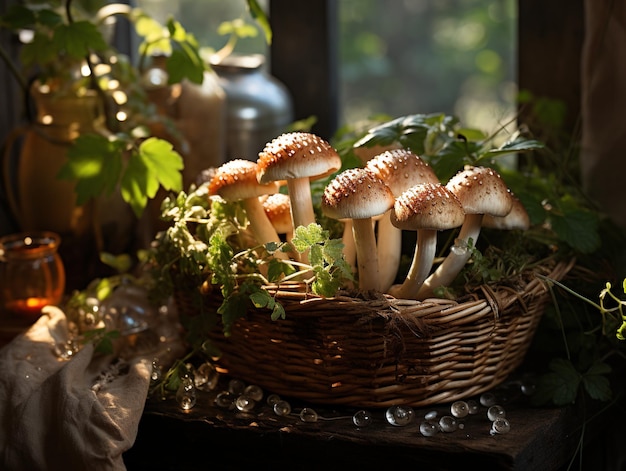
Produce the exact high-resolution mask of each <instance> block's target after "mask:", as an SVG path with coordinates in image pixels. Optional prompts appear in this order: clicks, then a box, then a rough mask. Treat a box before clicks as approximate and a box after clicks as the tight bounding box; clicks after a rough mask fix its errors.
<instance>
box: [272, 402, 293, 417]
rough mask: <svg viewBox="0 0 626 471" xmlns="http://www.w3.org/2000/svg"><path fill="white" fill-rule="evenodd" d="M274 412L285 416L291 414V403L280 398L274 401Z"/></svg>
mask: <svg viewBox="0 0 626 471" xmlns="http://www.w3.org/2000/svg"><path fill="white" fill-rule="evenodd" d="M274 414H276V415H280V416H281V417H284V416H286V415H289V414H291V404H289V403H288V402H287V401H283V400H282V399H280V400H279V401H277V402H275V403H274Z"/></svg>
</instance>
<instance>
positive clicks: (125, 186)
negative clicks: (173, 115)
mask: <svg viewBox="0 0 626 471" xmlns="http://www.w3.org/2000/svg"><path fill="white" fill-rule="evenodd" d="M247 4H248V6H249V8H250V10H251V12H252V14H253V15H254V18H256V19H257V20H258V21H259V24H260V25H261V26H262V27H263V28H264V29H265V30H266V34H267V28H268V22H267V19H266V18H265V16H264V14H263V11H262V10H261V9H260V8H259V6H258V4H257V2H256V1H255V0H247ZM90 5H91V4H90V3H89V2H81V1H73V0H56V1H55V0H50V1H48V2H44V3H38V4H37V5H34V6H24V5H21V4H16V5H12V6H11V7H10V8H9V10H8V11H7V13H6V14H5V15H3V16H2V17H0V27H3V28H6V29H8V30H11V31H13V32H15V33H17V32H19V31H21V30H30V31H32V32H33V38H32V41H30V42H28V43H26V44H24V46H23V47H22V50H21V55H20V60H21V64H22V66H23V69H24V71H25V74H22V73H21V71H20V70H18V67H17V66H15V65H14V64H13V63H12V62H11V61H10V59H9V56H8V54H7V53H6V52H5V51H3V50H1V49H0V54H1V56H2V58H3V59H4V60H5V62H6V63H7V64H8V65H9V67H10V68H11V70H12V71H13V73H14V75H15V76H16V78H17V79H18V80H19V82H20V84H21V85H22V88H23V90H24V94H25V95H27V94H28V93H29V87H28V85H27V82H28V80H27V79H26V77H28V76H29V75H32V74H36V77H37V78H38V80H39V83H41V84H45V85H46V86H48V87H50V89H51V90H53V91H54V92H55V93H65V94H68V93H71V94H76V95H78V96H80V95H81V94H83V93H84V90H86V89H91V90H95V91H96V92H97V93H98V95H99V96H100V98H101V101H102V103H103V110H104V114H105V123H106V126H105V129H102V130H101V132H98V133H90V134H82V135H80V136H79V137H78V138H77V139H76V140H75V141H74V143H73V146H72V147H71V149H70V151H69V152H68V162H67V163H66V165H64V166H63V168H62V169H61V171H60V172H59V174H58V177H59V178H60V179H65V180H70V181H75V182H77V183H76V187H75V188H76V195H77V204H78V205H83V204H84V203H86V202H87V201H88V200H89V199H91V198H94V197H97V196H101V195H110V194H111V193H113V192H114V191H118V189H119V191H120V192H121V195H122V198H123V199H124V201H126V202H127V203H128V204H129V205H130V207H131V209H132V210H133V211H134V213H135V214H136V215H137V216H140V215H141V214H142V213H143V210H144V208H145V207H146V205H147V203H148V200H150V199H152V198H154V196H155V195H156V193H157V191H158V190H159V188H163V189H164V190H165V191H174V192H178V191H180V190H181V189H182V173H181V172H182V169H183V159H182V157H181V155H180V154H179V153H178V152H177V151H176V150H174V148H173V146H172V144H171V143H169V142H168V141H167V140H164V139H160V138H158V137H154V136H153V134H154V129H155V128H157V127H159V126H165V127H166V128H167V129H169V130H171V131H173V134H174V135H178V131H177V130H176V129H175V127H174V125H173V124H172V123H170V122H169V121H168V119H167V118H165V117H163V116H161V115H159V114H158V113H157V112H156V110H155V107H154V105H153V104H152V103H151V102H150V100H149V99H148V97H147V95H146V93H145V90H144V89H143V88H142V86H141V83H142V73H143V72H144V71H145V70H146V67H147V62H148V59H150V58H151V57H152V56H154V55H156V54H158V55H163V56H165V70H166V71H167V77H168V83H169V84H174V83H179V82H181V81H183V80H189V81H190V82H192V83H197V84H200V83H202V82H203V79H204V72H205V70H207V68H208V66H207V64H206V63H205V61H204V59H203V58H202V56H201V53H200V46H199V44H198V42H197V40H196V39H195V37H194V36H193V35H192V34H191V33H189V32H188V31H186V30H185V29H184V27H183V26H182V25H181V24H180V23H179V22H177V21H176V20H174V19H173V18H170V19H169V20H168V21H167V23H166V25H161V24H160V23H158V22H157V21H155V20H154V19H153V18H151V17H149V16H148V15H146V13H145V12H143V11H142V10H140V9H138V8H130V7H129V6H128V5H123V4H108V5H107V4H104V2H100V3H98V6H101V8H91V9H90V8H87V7H88V6H90ZM114 15H121V16H124V17H126V18H127V19H128V20H129V21H130V22H131V24H133V25H134V26H135V30H136V32H137V34H138V36H139V37H140V38H141V39H142V42H141V44H140V45H139V55H140V58H139V61H138V65H137V67H133V66H132V65H131V62H130V60H129V58H127V57H125V56H124V55H123V54H121V53H120V52H119V51H117V50H115V49H114V48H113V47H112V46H110V45H109V43H108V42H107V40H106V39H105V38H106V31H107V25H106V21H107V20H108V19H109V18H110V17H111V16H114ZM245 31H246V30H245V28H244V27H243V26H241V27H240V28H238V29H236V30H234V31H233V32H232V35H233V38H236V37H237V35H238V34H245ZM267 37H268V39H269V38H271V35H268V36H267ZM86 69H88V71H89V72H88V73H87V72H85V70H86ZM119 117H122V119H120V118H119Z"/></svg>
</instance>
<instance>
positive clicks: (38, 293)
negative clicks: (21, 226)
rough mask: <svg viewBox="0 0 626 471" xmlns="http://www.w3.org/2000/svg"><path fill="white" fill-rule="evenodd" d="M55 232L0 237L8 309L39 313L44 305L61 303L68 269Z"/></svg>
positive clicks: (0, 280)
mask: <svg viewBox="0 0 626 471" xmlns="http://www.w3.org/2000/svg"><path fill="white" fill-rule="evenodd" d="M60 242H61V238H60V237H59V235H58V234H55V233H53V232H45V231H44V232H31V233H19V234H11V235H7V236H4V237H2V238H0V301H1V302H2V306H3V307H4V309H5V310H6V311H10V312H13V313H16V314H20V315H24V316H28V317H38V316H39V315H40V313H41V308H42V307H44V306H46V305H49V304H52V305H55V304H59V303H60V301H61V299H62V298H63V293H64V290H65V269H64V267H63V262H62V260H61V257H60V255H59V254H58V247H59V244H60Z"/></svg>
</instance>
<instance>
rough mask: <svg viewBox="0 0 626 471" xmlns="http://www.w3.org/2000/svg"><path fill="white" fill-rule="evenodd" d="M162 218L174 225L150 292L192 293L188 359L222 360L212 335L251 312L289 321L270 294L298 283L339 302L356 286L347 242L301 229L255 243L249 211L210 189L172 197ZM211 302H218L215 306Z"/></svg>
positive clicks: (160, 242) (163, 242)
mask: <svg viewBox="0 0 626 471" xmlns="http://www.w3.org/2000/svg"><path fill="white" fill-rule="evenodd" d="M162 215H163V218H164V219H165V220H166V221H168V223H169V226H168V227H167V229H165V230H164V231H163V232H161V233H159V234H158V235H157V237H156V238H155V241H154V243H153V246H152V247H151V248H150V250H149V252H148V257H147V259H148V265H149V266H150V267H151V273H152V276H151V277H150V279H151V280H152V281H151V284H152V286H151V289H150V292H151V297H152V298H153V299H154V300H155V301H157V302H163V301H165V300H166V299H167V298H168V297H170V296H172V295H173V294H175V293H176V292H178V293H179V295H180V294H181V293H184V294H183V295H184V296H187V297H189V300H190V302H191V305H192V306H194V311H195V312H194V314H195V315H191V316H188V315H186V314H185V313H181V323H182V324H183V326H184V327H185V330H186V332H187V337H186V340H187V342H188V344H189V345H190V352H189V354H188V355H187V356H186V359H188V358H193V357H195V356H197V355H204V356H206V357H207V358H210V357H215V356H218V355H219V352H218V351H216V349H215V348H214V346H213V345H212V344H211V342H210V340H209V338H210V334H211V333H214V330H215V329H216V328H217V326H218V325H221V326H222V327H221V328H222V331H223V334H224V335H226V336H229V335H230V332H231V329H232V327H233V325H234V323H235V322H236V321H237V319H239V318H240V317H242V316H245V315H247V313H248V312H249V310H250V309H260V310H263V311H265V312H267V313H268V315H270V316H271V318H272V319H273V320H279V319H281V318H284V317H285V315H286V314H285V309H284V307H283V306H282V305H281V303H280V302H279V301H278V300H277V299H276V298H275V296H274V295H273V294H272V291H270V290H269V289H268V287H272V286H273V287H276V288H280V287H281V286H282V287H289V286H290V285H292V284H294V283H296V284H298V286H300V288H302V286H303V288H302V289H304V290H305V291H306V292H310V293H312V294H314V295H320V296H327V297H331V296H333V295H335V294H336V293H337V291H338V290H339V289H340V288H341V287H342V286H345V285H346V284H347V283H348V282H351V281H353V274H352V271H351V267H350V265H349V264H348V263H347V262H346V260H345V259H344V256H343V243H342V242H341V240H339V239H333V238H331V237H330V233H329V231H328V230H326V229H324V228H323V227H322V226H320V225H319V224H316V223H314V224H310V225H309V226H308V227H298V228H297V229H296V231H295V233H294V236H293V238H292V240H291V241H290V242H282V243H275V242H270V243H267V244H263V245H258V244H256V243H251V240H252V239H251V236H250V234H249V233H248V231H247V230H246V225H247V219H246V215H245V211H244V209H243V207H242V206H241V205H240V204H239V203H232V202H226V201H224V200H223V199H221V198H219V197H209V196H208V188H207V185H202V186H200V187H197V188H191V189H190V191H189V192H188V193H186V192H180V193H178V194H177V195H175V196H172V197H168V198H166V199H165V200H164V201H163V205H162ZM277 251H282V252H291V253H298V254H302V253H304V252H305V251H308V252H309V263H308V264H304V263H301V262H298V261H296V260H293V259H288V260H283V259H279V258H277V257H274V254H275V253H276V252H277ZM211 297H213V298H214V300H217V303H215V302H210V301H209V298H211ZM182 365H184V361H182V362H180V361H177V362H176V364H175V365H174V366H173V367H172V368H173V370H170V371H169V372H168V373H167V374H166V375H165V377H164V378H165V382H166V383H167V384H169V385H166V386H165V387H166V388H167V389H172V388H175V387H176V384H177V381H179V373H180V374H183V373H184V368H182ZM181 368H182V369H181ZM176 371H178V373H176Z"/></svg>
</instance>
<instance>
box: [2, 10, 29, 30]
mask: <svg viewBox="0 0 626 471" xmlns="http://www.w3.org/2000/svg"><path fill="white" fill-rule="evenodd" d="M34 23H35V12H33V11H32V10H31V9H30V8H28V7H25V6H23V5H15V4H13V5H10V6H9V8H8V9H7V12H6V13H5V14H4V15H2V16H0V26H2V27H6V28H9V29H12V30H14V31H15V30H19V29H25V28H28V27H31V26H32V25H33V24H34Z"/></svg>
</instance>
